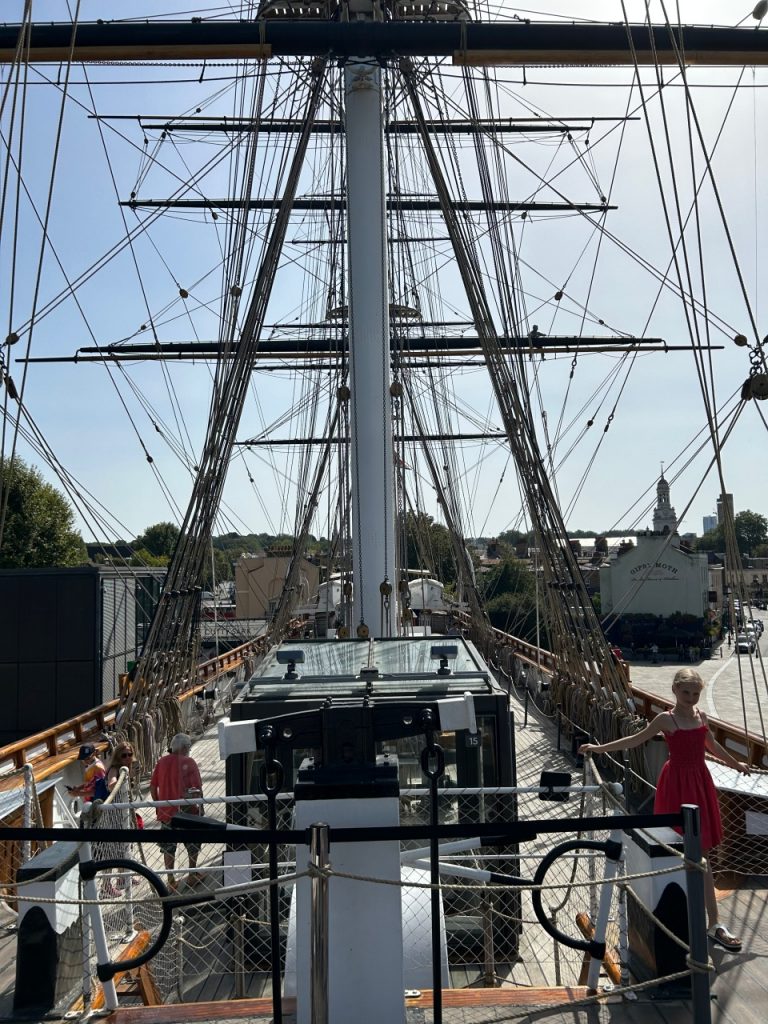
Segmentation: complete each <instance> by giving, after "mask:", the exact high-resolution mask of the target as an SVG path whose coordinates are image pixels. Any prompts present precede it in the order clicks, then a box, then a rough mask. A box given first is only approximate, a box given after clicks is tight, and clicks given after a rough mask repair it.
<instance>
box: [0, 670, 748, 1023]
mask: <svg viewBox="0 0 768 1024" xmlns="http://www.w3.org/2000/svg"><path fill="white" fill-rule="evenodd" d="M665 668H666V669H667V670H668V668H669V666H666V667H665ZM664 674H665V675H668V674H669V672H668V671H666V672H665V673H664ZM644 682H645V681H644ZM646 685H647V684H646ZM649 688H650V687H649ZM657 690H658V691H661V690H663V685H660V686H658V687H657ZM512 703H513V710H514V713H515V720H516V743H517V761H518V775H519V777H518V782H519V784H520V785H530V784H534V783H537V782H538V778H539V774H540V772H541V771H542V770H543V769H550V770H568V771H571V772H574V778H575V779H576V774H575V771H574V766H573V762H572V759H571V758H570V756H568V755H567V754H566V753H565V752H561V753H558V752H557V751H556V750H554V746H555V744H554V742H553V721H552V720H551V719H548V718H546V717H545V716H544V715H542V714H540V713H539V712H538V711H537V710H536V709H535V708H534V707H533V706H532V705H531V707H530V708H529V717H528V724H527V726H523V724H522V723H523V710H522V706H521V705H519V704H518V702H517V701H516V700H515V699H514V698H513V702H512ZM193 754H194V756H195V758H196V759H197V760H198V763H199V764H200V766H201V771H202V774H203V778H204V791H205V795H206V796H217V795H224V788H225V787H224V773H223V766H222V764H221V762H220V761H219V758H218V749H217V742H216V739H215V734H214V733H213V732H211V733H210V734H209V735H208V736H206V737H204V738H203V739H202V740H200V741H198V742H197V743H196V745H195V748H194V751H193ZM576 812H577V808H576V807H575V806H574V808H573V811H572V813H576ZM210 813H212V814H217V815H218V813H219V812H218V811H217V810H215V809H212V810H211V812H210ZM144 817H145V821H146V823H147V827H150V828H151V827H153V826H154V820H153V818H154V815H153V814H152V812H149V813H145V814H144ZM145 852H146V855H147V860H148V861H149V863H150V866H153V867H159V866H160V863H161V855H160V853H159V851H158V850H157V848H156V847H154V846H146V847H145ZM218 856H219V850H218V848H213V847H210V848H208V849H207V850H206V851H204V853H203V856H202V857H201V863H206V862H215V860H216V859H217V858H218ZM179 866H184V867H185V866H186V859H185V854H184V850H183V848H182V847H180V848H179ZM177 874H179V876H180V877H181V876H183V871H181V872H180V871H178V870H177ZM767 888H768V880H766V879H751V880H746V881H744V882H742V883H741V884H739V885H738V887H737V888H735V889H733V890H731V891H729V892H727V893H724V894H723V895H722V899H721V910H722V914H721V916H722V919H723V920H724V922H725V923H726V924H728V925H729V927H731V928H732V930H733V931H737V932H739V933H740V934H741V935H742V937H743V940H744V949H743V952H742V953H740V954H737V955H732V954H728V953H726V952H725V951H722V950H718V949H714V948H713V947H711V948H710V954H711V958H712V961H713V964H714V966H715V973H714V974H713V976H712V1001H711V1011H712V1021H713V1024H763V1022H764V1020H765V1015H766V1006H768V968H767V967H766V964H768V935H766V926H768V910H767V909H766V889H767ZM12 924H13V921H12V918H10V917H8V916H7V915H6V916H5V917H1V918H0V1020H3V1019H5V1020H8V1019H12V1016H11V1001H12V988H13V983H14V970H15V968H14V959H15V948H14V945H15V934H14V933H13V932H11V931H8V926H12ZM522 952H523V955H522V956H521V960H520V966H519V968H517V965H516V970H515V971H514V972H513V980H514V982H515V984H514V985H513V984H508V983H507V984H503V985H502V986H501V987H499V988H493V989H488V988H483V987H481V986H480V978H479V971H478V972H473V971H472V969H471V968H468V969H467V970H465V971H464V973H463V975H462V972H461V971H454V972H453V984H454V985H459V986H461V985H463V986H466V987H464V988H454V989H451V990H447V991H445V993H444V998H443V1006H444V1011H443V1020H444V1021H445V1024H486V1022H488V1024H490V1022H498V1021H512V1020H516V1021H517V1020H522V1021H533V1020H537V1019H546V1020H547V1021H553V1022H554V1024H582V1022H583V1024H587V1022H590V1024H593V1022H594V1024H689V1022H692V1021H693V1014H692V1007H691V1004H690V1002H687V1001H684V1000H679V999H678V1000H670V999H656V998H654V997H653V995H652V993H651V992H650V991H643V992H640V993H639V994H638V998H637V999H636V1000H634V1001H631V1002H630V1001H625V1000H623V999H622V998H620V997H616V996H607V997H603V998H602V999H601V1000H600V1002H599V1003H593V1004H591V1005H589V1006H583V1005H580V1003H579V1000H580V999H581V998H582V997H584V996H585V995H586V992H585V990H583V989H578V988H575V987H573V988H569V989H560V990H558V991H557V992H556V993H553V991H552V990H551V989H546V988H542V987H541V986H542V985H545V984H546V982H547V980H548V979H547V977H546V973H547V972H546V971H545V970H543V969H542V967H541V965H540V964H539V963H537V961H536V957H535V954H534V953H533V952H532V951H525V950H523V951H522ZM233 990H234V979H233V978H232V976H231V975H225V974H222V975H211V977H209V978H200V979H199V982H198V983H196V984H194V985H191V986H190V987H189V988H188V990H187V992H186V993H185V994H186V996H187V998H189V999H194V1002H186V1003H183V1004H177V1005H168V1006H163V1007H146V1008H144V1007H138V1006H126V1007H121V1008H120V1009H119V1010H117V1011H116V1012H115V1013H113V1014H112V1015H110V1017H109V1018H108V1019H109V1020H111V1021H113V1022H114V1024H173V1022H179V1024H181V1022H187V1021H188V1022H190V1024H191V1022H194V1021H216V1022H217V1024H229V1022H232V1024H234V1022H235V1021H237V1022H243V1021H246V1022H247V1021H253V1022H254V1024H256V1022H264V1021H268V1020H271V1019H272V1016H271V999H270V998H269V996H270V985H269V978H268V976H266V975H265V974H263V973H262V972H258V973H256V972H254V973H253V974H251V975H249V976H248V977H247V985H246V990H245V992H244V995H245V997H246V998H243V999H237V1000H232V999H231V995H232V993H233ZM292 1010H293V1007H292V1006H291V1005H290V1004H289V1003H287V1004H286V1006H285V1013H284V1020H285V1022H286V1024H292V1022H293V1020H294V1017H293V1013H292ZM432 1019H433V1015H432V999H431V993H430V992H429V991H423V992H422V993H421V995H420V997H419V998H417V999H414V1000H409V1001H408V1003H407V1013H406V1021H407V1024H422V1022H424V1024H427V1022H430V1024H431V1021H432Z"/></svg>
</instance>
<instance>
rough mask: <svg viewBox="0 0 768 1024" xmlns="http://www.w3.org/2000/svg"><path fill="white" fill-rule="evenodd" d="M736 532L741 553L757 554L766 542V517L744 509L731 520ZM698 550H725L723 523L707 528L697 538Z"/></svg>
mask: <svg viewBox="0 0 768 1024" xmlns="http://www.w3.org/2000/svg"><path fill="white" fill-rule="evenodd" d="M733 528H734V531H735V533H736V545H737V547H738V549H739V551H740V552H741V553H742V555H759V551H760V550H761V549H762V546H763V545H764V544H766V543H767V542H768V519H766V517H765V516H762V515H760V513H759V512H750V511H749V509H745V510H744V511H743V512H739V513H738V514H737V515H736V516H735V517H734V520H733ZM697 547H698V549H699V551H725V535H724V533H723V524H722V523H719V524H718V525H717V526H716V527H715V528H714V530H709V532H707V533H705V534H704V536H703V537H700V538H699V541H698V544H697Z"/></svg>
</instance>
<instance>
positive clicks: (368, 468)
mask: <svg viewBox="0 0 768 1024" xmlns="http://www.w3.org/2000/svg"><path fill="white" fill-rule="evenodd" d="M355 6H356V9H357V12H358V17H362V18H365V19H369V18H371V19H372V18H373V17H374V4H373V2H372V0H361V2H359V3H358V4H356V5H355ZM344 94H345V98H346V157H347V238H348V241H347V245H348V252H349V262H348V266H349V335H350V346H349V347H350V361H349V368H350V388H351V418H350V421H351V423H350V425H351V430H350V434H351V442H352V451H351V461H352V482H353V487H352V493H353V495H354V498H353V502H352V545H353V547H352V551H353V557H352V564H353V577H354V578H353V618H352V623H353V626H354V627H356V628H357V631H358V635H360V636H367V635H368V633H370V634H371V635H375V636H392V635H393V633H396V632H397V631H398V624H399V616H398V615H397V614H396V609H397V586H394V585H393V581H395V576H396V573H395V563H394V559H395V550H396V548H395V501H394V471H393V457H394V452H393V439H392V413H391V403H390V393H389V389H390V355H389V272H388V261H387V236H386V221H385V218H386V196H385V189H384V127H383V113H382V99H381V68H380V67H379V64H378V62H377V61H376V60H375V59H374V58H368V57H365V56H360V57H352V58H350V59H349V60H348V62H347V64H346V67H345V69H344Z"/></svg>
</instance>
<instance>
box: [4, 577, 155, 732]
mask: <svg viewBox="0 0 768 1024" xmlns="http://www.w3.org/2000/svg"><path fill="white" fill-rule="evenodd" d="M164 578H165V569H145V568H134V567H120V568H117V567H113V566H92V565H85V566H79V567H77V568H74V569H4V570H2V571H0V695H1V696H2V706H3V715H2V720H1V721H0V745H4V744H6V743H12V742H13V741H14V740H17V739H21V738H23V737H25V736H29V735H31V734H33V733H35V732H40V731H42V730H43V729H48V728H50V727H51V726H53V725H55V724H56V723H57V722H62V721H65V720H66V719H68V718H72V717H73V716H75V715H79V714H81V713H82V712H84V711H89V710H90V709H91V708H94V707H97V706H98V705H99V704H102V703H104V702H105V701H108V700H111V699H112V698H113V697H116V696H117V695H118V677H119V676H120V674H121V673H122V672H126V671H127V670H128V668H129V664H130V663H132V662H133V661H135V660H136V657H137V655H138V653H139V652H140V650H141V648H142V646H143V644H144V639H145V636H146V631H147V629H148V626H149V622H150V620H151V618H152V615H153V613H154V609H155V606H156V604H157V601H158V598H159V595H160V590H161V588H162V583H163V579H164Z"/></svg>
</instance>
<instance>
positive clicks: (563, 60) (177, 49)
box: [0, 17, 768, 67]
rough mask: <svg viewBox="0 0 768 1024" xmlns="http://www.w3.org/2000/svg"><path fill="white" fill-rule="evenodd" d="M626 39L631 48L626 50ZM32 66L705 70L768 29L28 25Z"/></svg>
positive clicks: (767, 56) (312, 21)
mask: <svg viewBox="0 0 768 1024" xmlns="http://www.w3.org/2000/svg"><path fill="white" fill-rule="evenodd" d="M20 32H21V26H19V25H3V26H0V62H2V63H11V62H15V61H17V60H18V59H19V55H18V50H19V38H20ZM630 40H631V45H630ZM21 49H22V51H23V54H24V57H25V58H26V59H27V60H28V61H29V62H30V63H31V64H36V63H50V62H54V63H60V62H68V61H70V60H72V61H75V62H84V63H90V62H95V61H158V60H172V61H185V60H189V61H200V60H213V59H219V60H228V59H231V60H237V59H240V58H250V59H253V60H263V59H267V58H269V57H270V56H272V57H299V56H307V57H311V56H331V57H333V58H346V57H353V56H356V55H358V54H361V53H364V54H367V55H368V56H369V57H373V58H376V59H382V60H387V59H395V58H401V57H450V58H452V59H453V61H454V63H456V64H478V63H482V64H500V65H508V64H519V65H522V66H526V67H531V66H534V65H553V64H558V65H573V66H585V65H591V66H595V65H597V66H610V65H630V66H631V65H633V64H634V63H635V61H637V62H638V63H640V64H644V65H656V64H669V65H675V66H676V65H677V64H678V62H679V60H680V58H681V56H682V59H683V60H684V61H685V63H686V64H696V65H701V66H707V67H715V66H724V67H727V66H736V67H744V66H752V65H755V66H756V65H765V64H766V63H768V32H766V31H754V30H745V29H734V28H720V27H705V26H699V25H685V26H680V27H677V28H674V29H673V30H668V29H667V28H666V26H663V25H655V26H653V27H652V28H651V29H649V28H648V27H647V26H645V25H629V26H625V25H624V24H620V23H619V24H610V25H609V24H589V25H582V24H562V23H557V22H541V23H535V22H528V23H526V22H514V21H498V22H422V21H418V20H413V21H411V20H403V21H393V22H372V21H371V22H365V21H354V22H345V21H331V20H326V19H325V18H311V17H308V18H302V19H301V20H294V21H291V20H284V21H282V20H279V19H263V20H261V21H255V22H246V21H242V22H236V21H229V22H223V21H222V22H212V21H203V20H202V19H200V20H198V21H195V20H192V21H187V22H183V21H167V22H159V21H148V22H146V23H139V22H135V23H111V22H102V23H101V24H99V23H83V24H80V25H79V26H78V28H77V33H76V35H75V38H74V40H73V32H72V25H71V24H43V23H36V24H33V25H32V26H31V29H30V33H29V45H28V46H27V44H26V41H25V43H24V44H23V46H22V47H21Z"/></svg>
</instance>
